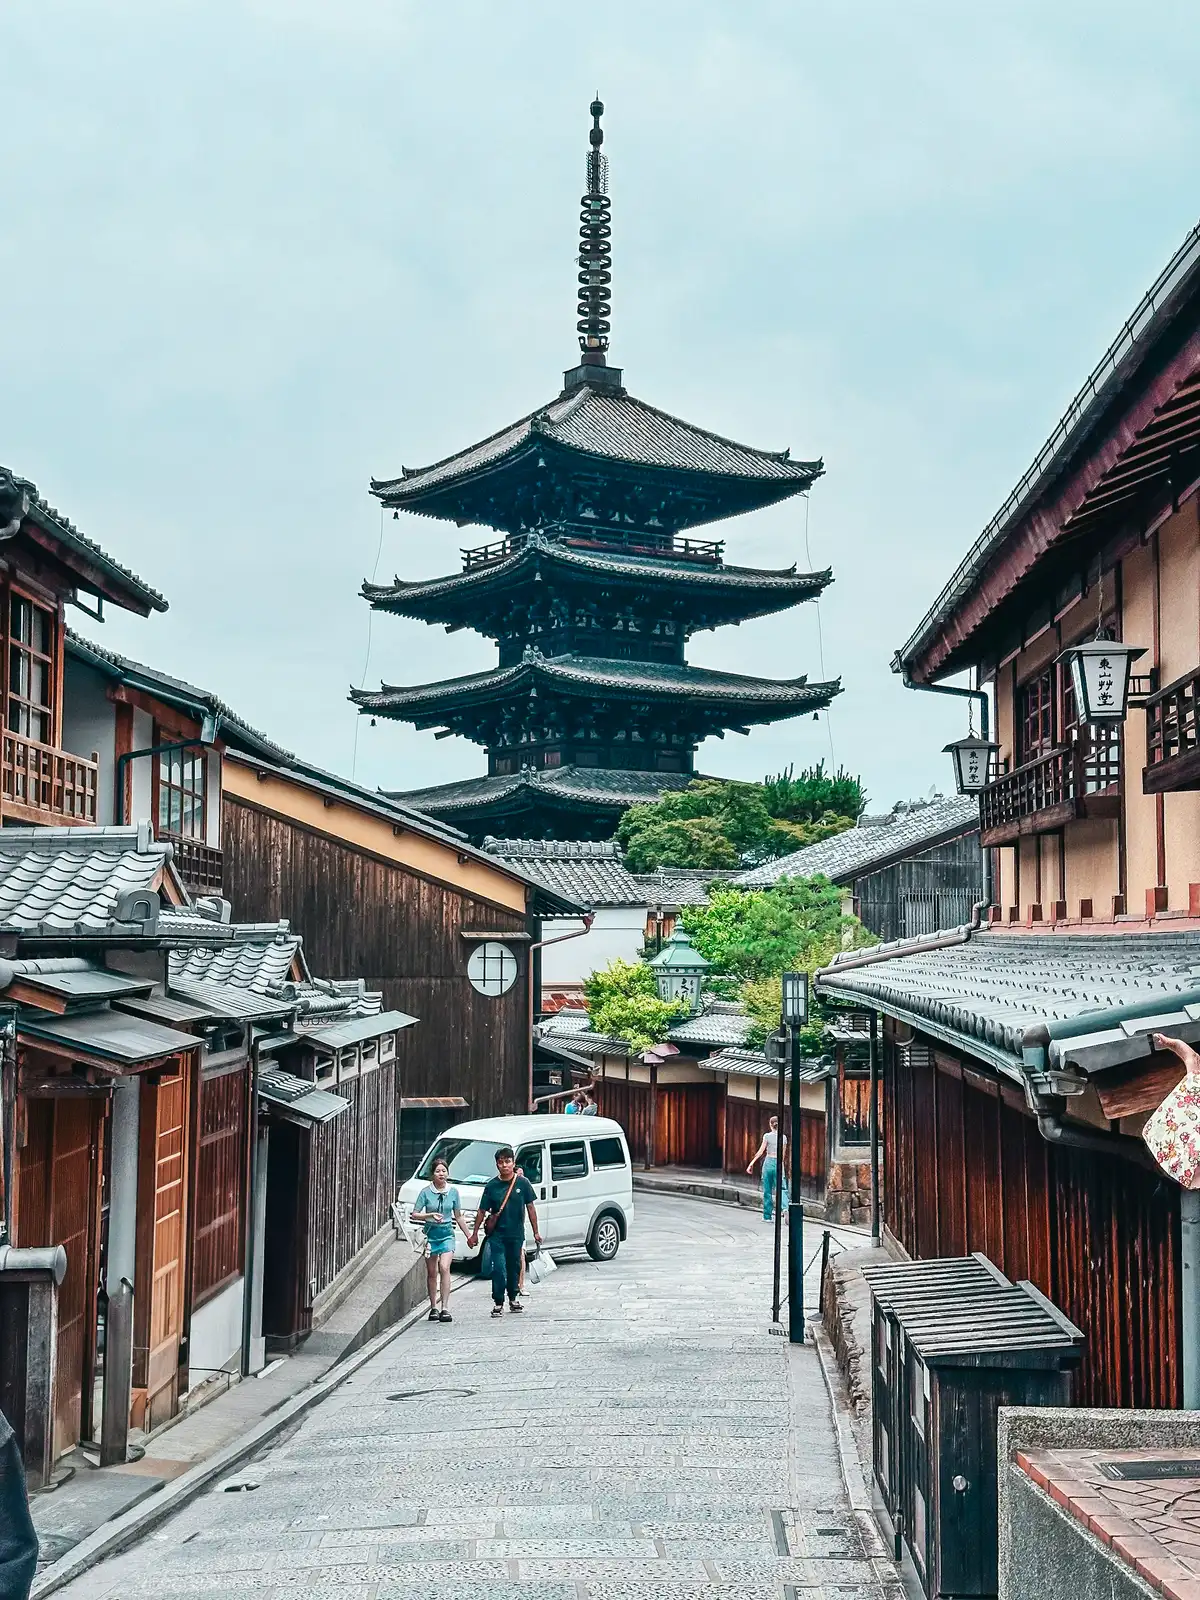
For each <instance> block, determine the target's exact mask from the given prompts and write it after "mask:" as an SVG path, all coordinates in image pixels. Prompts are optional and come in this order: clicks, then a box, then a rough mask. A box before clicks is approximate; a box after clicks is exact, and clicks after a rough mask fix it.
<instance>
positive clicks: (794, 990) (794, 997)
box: [783, 972, 808, 1028]
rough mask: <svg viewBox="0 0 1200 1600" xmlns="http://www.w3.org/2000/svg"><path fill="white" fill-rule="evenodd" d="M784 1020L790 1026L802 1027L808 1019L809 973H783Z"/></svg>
mask: <svg viewBox="0 0 1200 1600" xmlns="http://www.w3.org/2000/svg"><path fill="white" fill-rule="evenodd" d="M783 1021H784V1026H785V1027H789V1028H802V1027H803V1026H804V1025H805V1023H806V1022H807V1021H808V973H807V972H785V973H784V975H783Z"/></svg>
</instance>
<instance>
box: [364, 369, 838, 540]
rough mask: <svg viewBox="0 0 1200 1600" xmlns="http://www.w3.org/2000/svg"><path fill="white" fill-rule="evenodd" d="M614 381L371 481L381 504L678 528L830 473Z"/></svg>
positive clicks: (525, 520) (446, 513)
mask: <svg viewBox="0 0 1200 1600" xmlns="http://www.w3.org/2000/svg"><path fill="white" fill-rule="evenodd" d="M614 376H615V373H614V371H613V369H608V372H607V374H606V378H607V381H604V382H601V381H599V380H595V381H589V380H588V378H587V377H586V376H585V377H584V379H583V380H582V381H581V382H580V384H579V385H578V386H576V387H573V388H571V389H570V390H565V391H564V392H563V393H562V394H560V395H559V396H558V398H557V399H555V400H552V401H551V402H550V403H549V404H548V405H544V406H541V407H539V408H538V410H536V411H532V412H530V413H529V415H528V416H526V417H522V418H521V420H520V421H519V422H515V423H512V424H511V425H510V426H509V427H507V428H503V429H501V431H500V432H499V433H494V434H492V435H491V436H490V437H489V438H487V439H484V440H482V441H481V442H480V443H479V444H474V445H472V446H470V448H469V449H466V450H461V451H459V452H457V453H456V454H455V455H452V456H447V457H446V458H445V460H442V461H437V462H435V463H434V464H433V465H432V466H429V467H415V468H409V467H406V468H404V469H403V471H402V473H401V475H400V477H398V478H383V479H379V478H376V479H372V481H371V492H372V493H373V494H375V495H377V496H378V498H379V499H380V500H382V501H383V503H384V505H387V506H393V507H397V508H400V509H402V510H406V511H416V512H419V513H421V514H422V515H423V516H428V517H441V518H443V519H445V520H447V521H450V522H455V523H457V524H458V525H459V526H460V527H463V526H465V525H466V524H468V523H481V524H483V525H484V526H485V527H489V528H496V529H499V530H501V531H504V532H508V533H517V532H520V531H522V530H525V529H531V528H538V527H545V526H546V525H547V523H554V522H567V523H572V524H575V523H579V522H581V521H582V522H583V523H584V524H588V523H590V524H592V525H593V526H594V527H595V528H596V530H597V532H599V530H600V529H601V528H602V527H603V526H604V525H605V524H606V523H608V524H610V525H615V526H621V527H629V526H638V527H646V528H658V529H660V530H664V531H672V530H674V529H681V528H694V527H698V526H700V525H701V524H703V523H706V522H715V521H717V520H719V519H720V518H722V517H728V516H734V515H737V514H739V513H741V512H744V511H753V510H756V509H758V508H759V507H760V506H766V505H772V504H774V502H775V501H777V500H785V499H787V498H788V497H789V496H790V495H794V494H800V493H802V492H803V491H804V490H805V489H807V488H808V487H809V486H810V484H812V483H813V482H814V481H815V480H816V479H817V478H818V477H819V476H820V475H821V473H822V472H823V471H824V467H823V465H822V463H821V462H820V461H793V460H791V458H790V456H789V453H788V452H787V451H786V450H784V451H770V450H755V449H753V448H752V447H751V446H749V445H743V444H737V443H735V442H734V441H733V440H731V439H725V438H722V437H721V436H720V435H719V434H715V433H709V432H707V431H706V430H705V429H703V428H696V427H693V426H692V425H691V424H690V423H688V422H683V421H681V420H680V418H678V417H673V416H671V415H669V414H668V413H667V412H665V411H659V410H657V409H656V408H655V407H654V406H649V405H646V404H645V402H644V401H641V400H637V399H635V398H634V396H633V395H631V394H629V393H628V391H627V390H625V389H623V388H621V387H618V386H616V385H615V384H614V383H613V381H612V379H613V377H614Z"/></svg>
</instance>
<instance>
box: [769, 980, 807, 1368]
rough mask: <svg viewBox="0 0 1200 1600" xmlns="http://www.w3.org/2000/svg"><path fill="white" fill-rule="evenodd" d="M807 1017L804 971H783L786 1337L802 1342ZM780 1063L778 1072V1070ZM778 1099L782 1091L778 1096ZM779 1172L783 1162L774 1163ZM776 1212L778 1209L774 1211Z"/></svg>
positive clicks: (796, 1342) (794, 1341)
mask: <svg viewBox="0 0 1200 1600" xmlns="http://www.w3.org/2000/svg"><path fill="white" fill-rule="evenodd" d="M807 1021H808V973H807V972H785V973H784V975H783V1024H784V1027H785V1028H786V1029H787V1031H788V1043H789V1046H790V1049H789V1051H788V1056H789V1061H790V1066H791V1074H792V1081H791V1101H792V1105H791V1110H792V1116H791V1129H792V1136H791V1145H790V1152H791V1162H792V1187H791V1191H790V1203H789V1205H788V1338H789V1339H790V1341H791V1342H792V1344H803V1343H804V1206H803V1204H802V1203H801V1201H800V1198H799V1194H798V1188H799V1185H798V1179H799V1176H800V1155H799V1151H800V1030H801V1028H802V1027H803V1026H804V1024H805V1023H806V1022H807ZM782 1071H783V1068H782V1065H781V1067H780V1072H781V1073H782ZM780 1098H781V1100H782V1095H781V1096H780ZM777 1170H778V1171H779V1172H780V1173H782V1171H783V1162H782V1160H780V1161H779V1162H778V1163H777ZM776 1214H778V1212H777V1213H776Z"/></svg>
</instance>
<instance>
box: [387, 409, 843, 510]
mask: <svg viewBox="0 0 1200 1600" xmlns="http://www.w3.org/2000/svg"><path fill="white" fill-rule="evenodd" d="M538 439H548V440H552V441H554V442H555V443H557V444H559V445H562V446H564V447H566V448H567V449H570V450H577V451H581V452H583V453H585V454H587V455H590V456H599V457H601V458H603V459H607V460H610V461H628V462H632V463H634V464H637V465H641V466H651V467H669V468H674V469H676V470H683V471H688V472H697V473H708V474H712V475H714V476H718V477H723V478H730V477H732V478H753V479H774V480H776V481H778V482H781V483H786V484H793V483H794V484H795V485H796V486H797V488H806V487H807V486H808V485H809V484H810V483H812V482H813V481H814V480H815V479H816V478H817V477H819V476H820V474H821V472H822V470H823V469H822V466H821V463H820V462H819V461H792V460H791V459H790V457H789V455H788V452H787V451H778V452H774V451H767V450H755V449H753V448H752V447H751V446H749V445H742V444H735V443H734V442H733V440H731V439H723V438H722V437H721V436H720V435H719V434H715V433H708V432H706V431H705V430H704V429H703V428H696V427H693V426H692V424H691V423H688V422H683V421H681V420H680V419H679V418H678V417H672V416H670V415H669V414H668V413H667V412H665V411H659V410H657V409H656V408H655V407H654V406H648V405H646V404H645V402H644V401H641V400H636V399H634V397H633V396H632V395H631V394H627V393H626V392H625V391H624V390H620V391H616V392H613V391H602V390H598V389H594V388H591V387H590V386H586V385H585V386H584V387H582V388H579V389H576V390H574V391H573V392H571V393H570V394H563V395H560V396H559V397H558V398H557V399H556V400H553V401H551V402H550V404H549V405H546V406H542V407H540V408H539V409H538V410H537V411H534V412H531V413H530V415H529V416H527V417H522V418H521V420H520V421H519V422H515V423H513V424H512V425H511V426H510V427H507V428H504V429H502V430H501V431H500V432H499V433H494V434H492V435H491V436H490V438H487V439H484V440H481V442H480V443H479V444H475V445H472V446H470V448H469V449H466V450H461V451H459V452H458V453H457V454H455V455H452V456H447V457H446V458H445V459H444V460H442V461H437V462H435V463H434V464H433V465H432V466H429V467H414V468H409V467H405V468H404V470H403V473H402V475H401V476H400V477H399V478H387V479H372V481H371V490H372V492H373V493H374V494H376V495H378V496H379V497H380V499H382V500H383V501H384V503H385V504H387V505H403V504H404V502H405V501H406V500H408V499H415V498H416V497H417V496H419V495H420V494H421V493H423V492H424V491H426V490H429V489H431V488H434V487H436V486H438V485H441V484H447V483H451V482H453V481H455V480H459V479H463V478H467V477H470V476H471V474H472V473H474V472H477V471H478V470H479V469H481V468H484V467H487V466H489V465H491V464H493V463H494V462H497V461H500V460H502V459H503V458H504V457H506V456H511V455H514V454H516V453H517V452H518V451H519V450H521V448H522V447H523V446H525V445H526V444H528V443H530V442H531V441H536V440H538Z"/></svg>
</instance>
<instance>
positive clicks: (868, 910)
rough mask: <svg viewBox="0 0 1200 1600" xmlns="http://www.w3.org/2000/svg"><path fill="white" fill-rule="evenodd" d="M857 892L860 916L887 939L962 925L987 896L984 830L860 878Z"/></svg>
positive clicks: (855, 888) (855, 890)
mask: <svg viewBox="0 0 1200 1600" xmlns="http://www.w3.org/2000/svg"><path fill="white" fill-rule="evenodd" d="M854 898H855V902H856V904H857V907H858V915H859V917H860V918H861V919H862V921H863V923H864V924H865V925H866V926H867V927H868V928H869V929H870V930H871V932H872V933H877V934H878V935H879V937H880V938H881V939H906V938H911V937H912V936H913V935H914V934H918V933H932V932H934V931H935V930H936V929H938V928H956V927H958V926H960V925H961V924H962V923H964V922H967V921H969V919H970V916H971V908H972V906H973V905H974V904H975V902H976V901H977V900H981V899H982V898H983V853H982V851H981V850H980V848H979V834H978V833H977V832H976V833H969V834H965V835H963V837H961V838H959V839H951V840H950V841H949V842H948V843H946V844H941V845H937V846H935V848H934V849H932V850H926V851H924V852H923V853H922V854H921V855H919V856H912V857H910V859H909V860H907V861H898V862H896V863H895V865H894V866H890V867H884V868H883V869H882V870H881V871H879V872H873V873H871V874H870V876H869V877H865V878H860V879H859V880H858V881H857V882H856V883H855V885H854Z"/></svg>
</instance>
